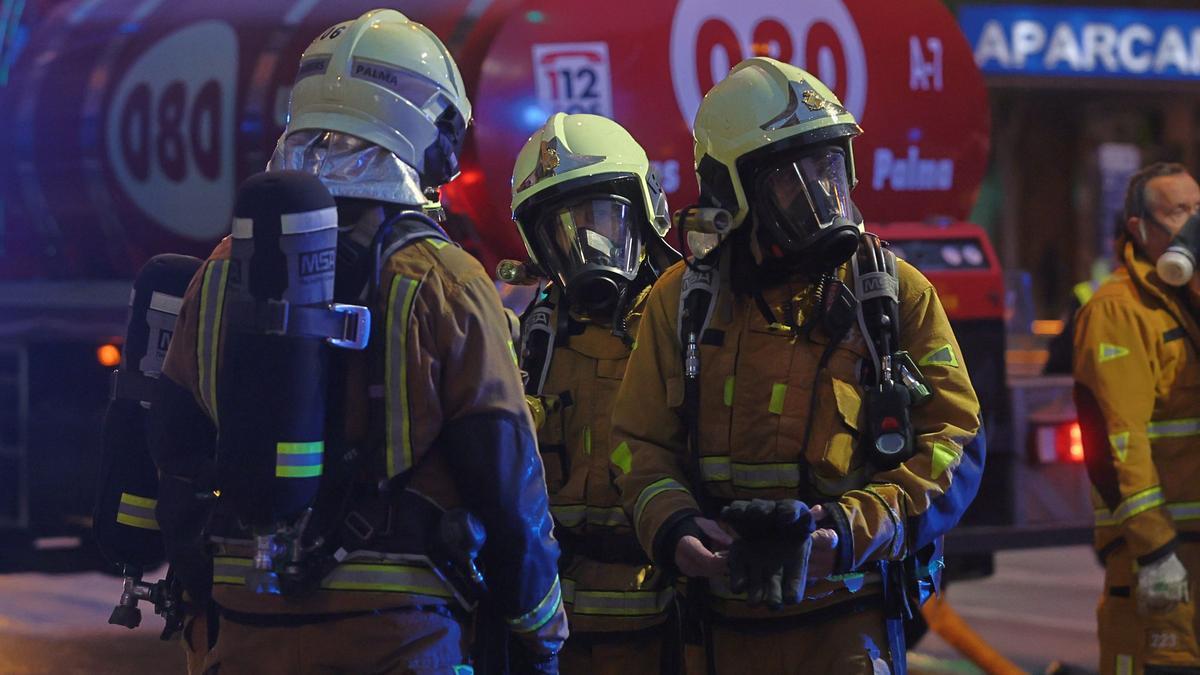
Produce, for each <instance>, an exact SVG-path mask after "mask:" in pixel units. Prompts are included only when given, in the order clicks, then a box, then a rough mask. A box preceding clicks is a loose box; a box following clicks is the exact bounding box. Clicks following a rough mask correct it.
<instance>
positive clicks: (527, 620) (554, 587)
mask: <svg viewBox="0 0 1200 675" xmlns="http://www.w3.org/2000/svg"><path fill="white" fill-rule="evenodd" d="M559 607H562V584H560V583H559V580H558V575H555V576H554V583H553V584H551V585H550V590H548V591H546V595H545V596H544V597H543V598H542V601H541V602H539V603H538V604H537V607H534V608H533V609H531V610H529V611H528V612H526V613H525V614H522V615H521V616H518V617H516V618H511V619H505V622H506V623H507V624H508V627H509V628H511V629H512V630H513V631H514V632H517V633H532V632H533V631H535V630H537V629H539V628H541V627H542V626H545V625H546V623H547V622H549V621H550V619H552V618H554V615H555V614H556V613H557V612H558V608H559Z"/></svg>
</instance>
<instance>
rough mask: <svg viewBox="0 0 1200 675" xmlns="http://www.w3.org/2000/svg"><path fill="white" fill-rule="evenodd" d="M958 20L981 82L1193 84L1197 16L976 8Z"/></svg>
mask: <svg viewBox="0 0 1200 675" xmlns="http://www.w3.org/2000/svg"><path fill="white" fill-rule="evenodd" d="M958 20H959V25H960V26H961V27H962V30H963V33H964V34H965V35H966V36H967V40H968V41H969V42H970V44H971V48H972V50H974V52H975V62H976V63H977V64H978V65H979V68H980V70H982V71H983V72H984V74H986V75H1034V76H1054V77H1063V76H1066V77H1108V78H1138V79H1159V80H1200V12H1193V11H1172V10H1148V9H1124V8H1091V7H1041V6H1034V5H1008V6H996V5H989V6H984V5H977V6H963V7H960V8H959V15H958Z"/></svg>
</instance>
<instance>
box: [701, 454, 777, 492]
mask: <svg viewBox="0 0 1200 675" xmlns="http://www.w3.org/2000/svg"><path fill="white" fill-rule="evenodd" d="M700 476H701V477H702V478H704V480H706V481H708V482H724V481H732V482H733V484H734V485H736V486H739V487H747V488H774V487H785V488H793V487H799V485H800V464H798V463H796V462H779V463H772V464H747V463H744V462H733V461H730V459H729V457H728V456H726V455H716V456H711V457H701V458H700Z"/></svg>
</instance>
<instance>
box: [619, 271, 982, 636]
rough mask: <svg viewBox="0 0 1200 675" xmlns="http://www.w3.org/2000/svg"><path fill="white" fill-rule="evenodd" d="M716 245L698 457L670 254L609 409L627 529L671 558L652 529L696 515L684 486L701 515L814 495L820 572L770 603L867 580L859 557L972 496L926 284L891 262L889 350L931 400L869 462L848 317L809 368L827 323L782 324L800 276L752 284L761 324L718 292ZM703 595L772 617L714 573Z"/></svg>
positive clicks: (753, 311)
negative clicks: (922, 381) (889, 453)
mask: <svg viewBox="0 0 1200 675" xmlns="http://www.w3.org/2000/svg"><path fill="white" fill-rule="evenodd" d="M729 258H730V256H729V254H728V252H726V253H725V254H724V258H723V259H722V261H721V265H720V272H719V273H720V274H721V275H722V281H721V284H720V291H719V293H718V295H717V298H716V300H715V301H714V307H713V309H712V312H711V319H710V321H709V323H708V328H707V330H706V331H705V334H704V336H703V337H702V339H701V342H700V347H699V350H700V376H699V402H698V418H699V421H698V435H699V437H698V439H697V443H698V452H699V462H698V466H694V465H695V462H693V459H692V458H691V457H690V456H689V455H690V453H689V449H688V429H687V428H686V427H687V424H686V419H685V411H684V410H683V405H684V373H683V359H682V357H681V353H680V352H681V346H680V337H679V335H680V331H679V326H678V323H679V319H678V317H679V314H680V312H679V303H680V292H681V285H682V280H683V277H684V269H685V268H684V263H679V264H677V265H676V266H674V267H673V268H671V269H670V270H668V271H667V272H666V274H665V275H664V276H663V277H662V278H661V279H660V280H659V282H658V284H656V285H655V287H654V289H653V290H652V291H651V294H650V297H649V299H648V301H647V307H646V312H645V315H644V316H643V318H642V322H641V326H640V329H639V332H638V340H637V349H636V350H635V351H634V352H633V355H632V356H631V357H630V361H629V366H628V370H627V372H626V375H625V379H624V381H623V382H622V383H621V389H620V391H619V393H618V395H617V401H616V405H615V408H614V413H613V440H614V442H615V443H616V444H617V447H618V450H620V449H621V448H626V449H627V450H628V451H629V453H630V455H631V457H632V460H631V462H630V465H629V469H628V470H627V471H624V472H623V474H622V475H621V476H620V477H619V478H618V485H619V486H620V488H621V492H622V494H623V500H624V504H625V508H626V511H627V512H628V513H629V514H630V516H631V518H632V521H633V526H634V528H635V530H636V532H637V536H638V538H639V540H640V542H641V544H642V546H643V548H644V549H645V550H646V551H647V553H649V554H650V555H652V556H655V562H657V563H659V564H664V565H671V566H673V556H674V551H672V550H668V549H667V548H666V547H664V546H663V537H665V536H666V535H667V534H668V533H669V532H670V531H671V529H672V528H673V527H675V526H676V525H677V524H678V523H679V522H680V521H681V520H682V519H684V518H687V517H689V516H695V515H699V514H700V513H701V506H702V500H701V499H698V497H701V496H703V497H705V498H706V499H705V500H703V501H708V502H709V504H708V505H707V506H708V508H709V509H711V510H710V511H709V512H707V513H705V514H704V515H706V516H707V517H710V518H715V517H716V511H717V510H718V509H719V505H720V504H721V503H727V502H728V501H729V500H734V499H751V498H764V499H783V498H800V499H802V500H804V501H806V502H807V503H809V504H817V503H823V504H825V505H826V506H827V507H828V510H829V513H830V515H831V516H832V527H834V528H835V529H836V530H837V532H838V535H839V550H838V554H837V564H836V569H835V574H834V575H833V576H831V577H830V578H829V579H825V580H822V581H819V582H817V583H815V584H810V586H809V593H808V595H809V597H810V598H814V599H815V601H813V602H805V603H801V604H800V605H799V606H797V607H796V608H790V609H786V610H785V611H784V612H782V613H783V614H787V613H789V612H791V613H796V612H805V611H810V610H812V609H817V608H820V607H824V606H827V605H829V604H836V603H838V602H841V601H844V600H846V599H849V598H850V596H851V595H852V594H855V593H866V592H869V591H872V590H877V589H878V584H879V580H878V574H873V573H872V572H874V570H875V568H874V566H872V565H871V563H873V562H875V561H898V560H902V559H904V558H905V557H907V556H909V555H912V554H914V553H916V549H918V548H920V547H923V546H925V545H926V544H929V543H930V542H931V541H932V538H933V537H935V536H936V535H937V534H941V533H944V531H945V530H946V529H949V527H951V526H952V525H953V524H954V523H956V522H957V520H958V518H959V517H961V515H962V512H963V511H964V510H965V508H966V506H967V504H969V502H970V500H971V499H972V498H973V497H974V492H975V490H976V489H977V488H978V481H979V475H980V473H981V472H982V468H983V467H982V464H981V457H979V456H978V455H977V454H975V453H974V452H968V453H967V456H966V459H964V452H963V450H964V447H966V446H968V445H969V444H971V443H972V441H973V439H974V438H975V435H976V433H977V431H978V430H979V429H980V421H979V419H980V418H979V403H978V399H977V398H976V396H975V392H974V389H973V388H972V386H971V382H970V378H969V377H968V375H967V370H966V365H965V363H964V362H963V358H962V354H961V352H960V350H959V347H958V342H957V341H956V340H955V337H954V333H953V331H952V330H951V329H950V324H949V321H948V320H947V318H946V314H945V312H944V311H943V309H942V305H941V302H940V301H939V300H938V296H937V293H936V292H935V291H934V289H933V287H932V285H931V284H930V283H929V282H928V280H926V279H925V277H924V276H922V275H921V273H920V272H918V271H917V270H916V269H915V268H913V267H912V266H911V265H909V264H907V263H905V262H904V261H898V264H897V268H898V276H899V282H900V348H901V349H905V350H907V351H908V352H909V353H910V354H912V356H913V359H914V361H918V362H919V366H920V369H921V371H922V372H923V374H924V376H925V378H926V380H927V381H928V383H929V385H930V388H931V389H932V390H933V398H932V399H931V400H930V401H929V402H927V403H926V404H925V405H924V406H921V407H918V408H914V409H913V410H912V424H913V430H914V436H915V439H916V455H915V456H914V457H912V458H911V459H909V460H908V461H907V462H905V463H904V464H902V465H901V466H899V467H897V468H895V469H892V470H889V471H879V470H876V469H875V468H874V467H872V466H871V465H870V463H869V462H868V461H867V459H866V455H865V452H863V451H862V450H861V449H860V448H859V440H860V436H861V432H862V430H863V429H865V428H866V427H865V426H864V420H863V413H864V406H863V398H862V396H863V393H862V388H861V387H860V385H859V382H860V373H861V372H862V371H861V366H862V361H863V359H864V358H866V357H867V356H868V353H869V352H868V350H867V347H866V343H865V342H864V339H863V336H862V334H861V333H860V332H859V330H857V329H856V328H852V329H851V330H850V331H849V332H848V333H847V334H846V335H845V336H844V338H843V339H842V340H841V341H840V342H839V343H838V344H836V346H835V347H833V349H832V352H831V355H830V358H829V361H828V365H827V366H826V367H824V368H820V369H818V363H819V361H820V359H821V355H822V352H823V351H825V348H826V346H827V345H828V343H829V340H830V338H829V336H828V335H826V334H825V332H824V331H823V329H822V328H821V327H819V326H817V327H814V328H813V329H812V330H811V332H809V331H807V330H806V329H803V328H801V329H800V330H796V329H795V328H793V327H794V326H803V325H804V324H805V322H806V320H807V319H809V318H811V317H812V316H813V315H814V314H815V312H814V307H815V294H814V287H813V286H812V285H810V284H807V283H805V282H802V281H792V282H784V283H780V284H777V285H775V286H773V287H769V288H766V289H764V290H762V291H761V297H762V300H763V301H764V303H765V305H767V306H768V307H769V308H770V309H771V310H772V313H773V314H774V315H775V317H782V319H781V320H780V321H778V322H772V321H770V320H768V318H767V316H766V313H765V312H763V311H762V309H761V308H760V307H759V305H758V303H756V301H755V300H754V298H753V297H752V296H749V295H741V294H735V293H734V292H732V291H731V284H730V283H729V275H730V271H729V270H730V265H729V262H730V260H729ZM848 267H849V266H848V265H847V266H843V268H842V269H841V270H839V272H838V274H839V276H840V277H842V278H845V277H846V276H847V275H848V274H849V272H848ZM806 332H807V333H808V334H807V335H806V334H805V333H806ZM814 397H815V401H814V400H813V399H814ZM810 410H811V411H812V412H813V415H812V417H810V414H809V413H810ZM810 426H811V428H809V427H810ZM806 436H807V437H808V442H807V448H805V447H804V445H805V437H806ZM960 473H961V474H962V477H961V480H960V477H959V474H960ZM697 481H699V482H700V483H701V484H699V485H698V484H696V482H697ZM930 533H933V534H930ZM660 558H665V559H660ZM711 595H712V597H713V602H714V604H715V608H716V610H717V611H718V612H719V613H722V614H727V615H733V616H739V615H741V616H746V615H749V616H757V617H764V618H769V617H774V616H779V615H780V613H769V612H768V611H767V610H766V609H756V608H750V607H748V606H746V605H745V602H744V596H737V595H734V594H733V593H731V592H730V591H729V589H728V579H727V578H725V579H714V580H713V581H712V583H711Z"/></svg>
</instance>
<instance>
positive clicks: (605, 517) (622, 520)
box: [587, 506, 629, 527]
mask: <svg viewBox="0 0 1200 675" xmlns="http://www.w3.org/2000/svg"><path fill="white" fill-rule="evenodd" d="M587 521H588V524H589V525H599V526H600V527H620V526H622V525H628V524H629V518H627V517H626V516H625V510H624V509H622V508H621V507H619V506H609V507H604V506H589V507H588V510H587Z"/></svg>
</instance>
